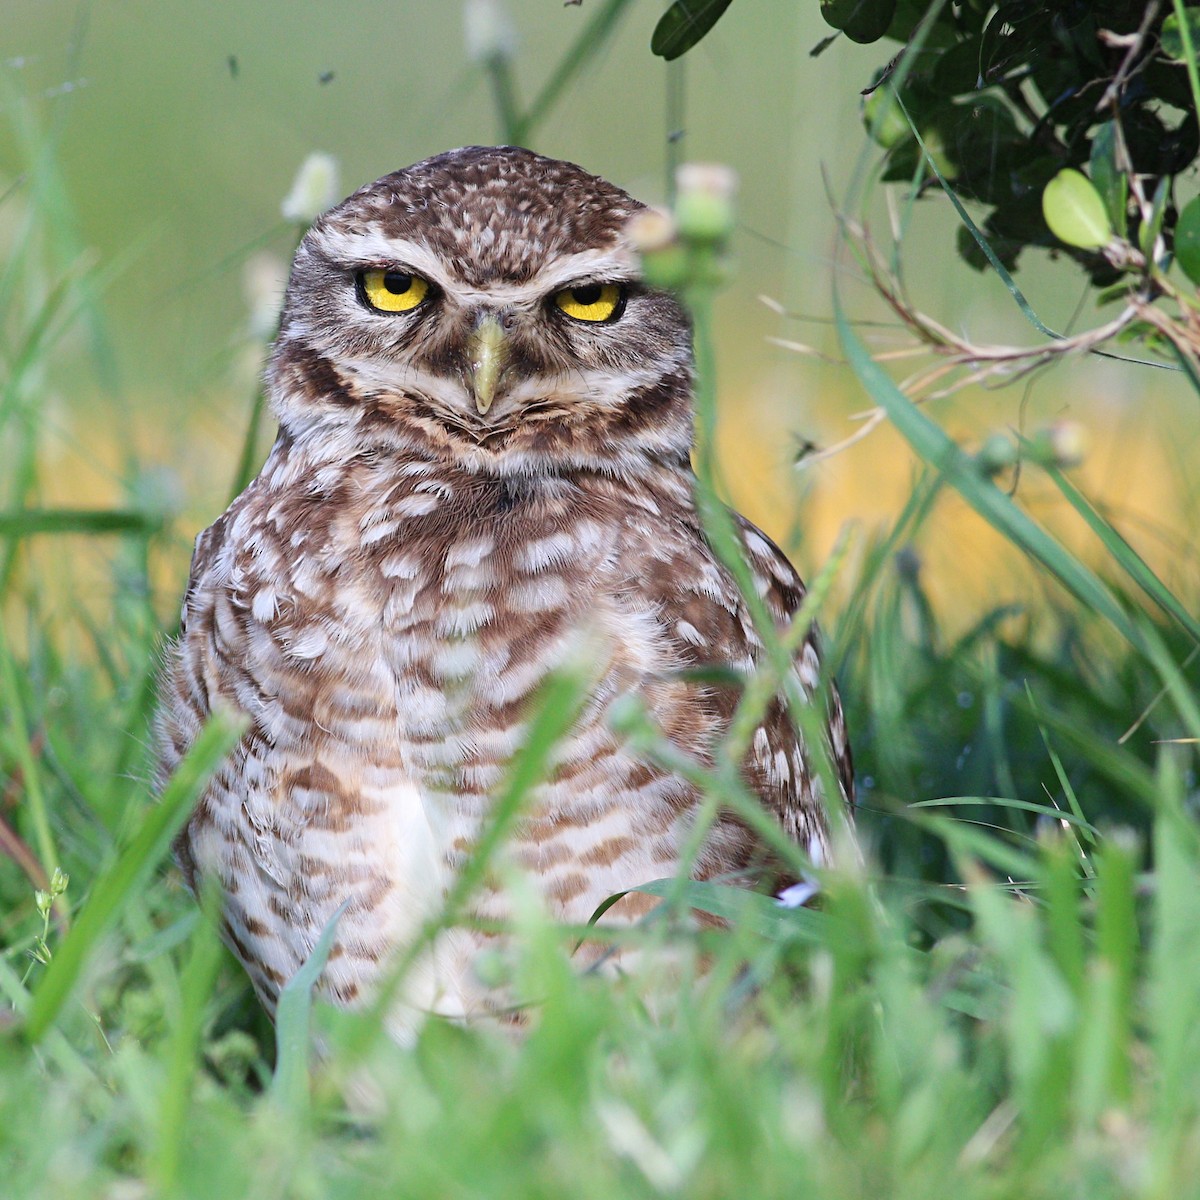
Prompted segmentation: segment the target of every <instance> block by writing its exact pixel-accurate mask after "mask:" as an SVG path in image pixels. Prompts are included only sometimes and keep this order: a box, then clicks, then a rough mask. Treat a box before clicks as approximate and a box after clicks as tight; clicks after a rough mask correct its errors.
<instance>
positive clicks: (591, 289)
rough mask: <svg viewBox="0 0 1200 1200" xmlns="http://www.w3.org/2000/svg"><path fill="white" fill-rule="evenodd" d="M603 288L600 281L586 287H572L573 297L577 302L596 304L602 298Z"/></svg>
mask: <svg viewBox="0 0 1200 1200" xmlns="http://www.w3.org/2000/svg"><path fill="white" fill-rule="evenodd" d="M601 291H602V289H601V287H600V285H599V284H598V283H589V284H588V285H587V286H586V287H577V288H572V289H571V299H572V300H574V301H575V303H576V304H595V303H596V302H597V301H598V300H599V299H600V293H601Z"/></svg>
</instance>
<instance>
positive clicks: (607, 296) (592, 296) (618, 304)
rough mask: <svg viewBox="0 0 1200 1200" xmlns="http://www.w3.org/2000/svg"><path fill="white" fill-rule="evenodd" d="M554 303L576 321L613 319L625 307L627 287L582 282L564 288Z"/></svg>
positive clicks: (615, 284) (614, 284) (616, 284)
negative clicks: (575, 285) (576, 285)
mask: <svg viewBox="0 0 1200 1200" xmlns="http://www.w3.org/2000/svg"><path fill="white" fill-rule="evenodd" d="M554 303H555V306H556V307H557V308H558V309H559V311H560V312H564V313H566V314H567V316H568V317H572V318H573V319H574V320H576V321H612V320H615V319H616V318H617V317H619V316H620V315H621V309H622V308H624V307H625V289H624V288H623V287H621V285H620V284H618V283H582V284H580V285H579V286H578V287H569V288H564V289H563V290H562V291H561V292H559V293H558V294H557V295H556V296H555V297H554Z"/></svg>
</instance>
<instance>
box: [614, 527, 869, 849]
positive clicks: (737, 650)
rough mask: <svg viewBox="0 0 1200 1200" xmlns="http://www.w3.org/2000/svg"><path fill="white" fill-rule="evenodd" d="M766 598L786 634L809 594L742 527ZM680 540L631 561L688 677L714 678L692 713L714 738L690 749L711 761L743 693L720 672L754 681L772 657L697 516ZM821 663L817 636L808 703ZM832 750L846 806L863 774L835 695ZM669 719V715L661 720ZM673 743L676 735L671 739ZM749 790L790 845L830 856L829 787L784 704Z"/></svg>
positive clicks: (769, 716) (769, 546)
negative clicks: (825, 793)
mask: <svg viewBox="0 0 1200 1200" xmlns="http://www.w3.org/2000/svg"><path fill="white" fill-rule="evenodd" d="M738 522H739V529H740V531H741V533H742V536H743V541H744V544H745V547H746V551H747V559H748V562H749V565H750V567H751V569H752V571H753V574H754V578H755V581H756V585H757V587H758V591H759V595H760V596H761V598H762V599H763V601H764V603H765V604H766V607H767V610H768V612H769V613H770V614H771V616H772V617H773V618H774V619H775V621H776V623H777V625H778V626H779V627H780V628H781V629H782V628H784V627H785V626H786V625H787V624H788V623H789V621H790V620H791V618H792V616H793V615H794V614H795V612H796V610H797V609H798V607H799V606H800V603H801V601H802V600H803V597H804V585H803V583H802V582H801V580H800V578H799V576H798V575H797V574H796V571H795V569H794V568H793V567H792V565H791V564H790V563H789V562H788V560H787V559H786V557H785V556H784V555H783V553H782V551H780V550H779V548H778V547H777V546H775V545H774V543H773V542H771V541H770V539H768V538H767V537H766V536H765V535H764V534H762V533H761V532H760V531H759V530H758V529H756V528H755V527H754V526H753V525H752V524H751V523H750V522H748V521H746V520H744V519H743V518H741V517H739V518H738ZM674 532H675V533H676V534H677V535H678V536H676V537H675V538H669V539H664V538H663V537H662V536H661V531H660V535H659V536H658V537H657V538H655V539H649V538H645V539H638V544H636V545H635V546H632V547H629V548H628V549H627V551H626V555H625V557H624V562H625V565H626V567H627V568H628V569H631V570H632V571H633V572H634V573H635V575H636V580H637V584H636V586H637V588H638V590H639V591H640V593H641V594H642V595H644V596H647V597H649V598H651V599H652V600H653V602H654V603H655V604H656V606H657V610H658V619H659V621H660V623H661V625H662V628H663V632H664V635H665V637H666V638H667V639H668V640H669V642H670V643H671V645H672V647H673V650H674V652H675V656H676V658H677V659H678V661H680V662H681V664H682V665H683V667H684V668H685V669H689V668H690V669H704V668H710V669H712V670H711V671H706V672H704V673H703V674H702V675H700V676H699V678H698V679H697V681H696V683H695V684H694V685H693V686H692V687H691V688H689V689H688V691H687V694H686V699H684V700H683V701H682V703H683V704H685V705H687V706H689V708H690V710H691V711H692V713H693V716H696V715H698V714H703V716H704V717H705V718H707V719H706V720H703V721H702V722H696V721H694V720H693V728H697V727H699V728H703V729H704V730H705V731H706V736H705V738H704V740H697V739H695V738H693V740H692V742H691V743H690V744H685V745H684V746H683V748H684V749H686V750H688V751H689V752H691V753H692V754H695V755H696V756H697V757H700V758H701V759H705V760H711V750H712V748H713V746H714V745H715V743H716V741H717V740H718V739H719V738H720V736H721V735H722V734H723V733H724V732H725V731H726V730H727V729H728V727H729V723H730V720H731V718H732V716H733V712H734V709H735V708H736V706H737V702H738V699H739V696H740V694H741V689H740V688H739V687H738V686H736V685H733V684H722V683H721V682H720V676H719V674H718V673H717V672H718V671H724V672H728V671H729V670H730V669H732V670H733V671H735V672H740V673H743V674H749V673H750V672H752V671H753V670H754V669H755V667H756V666H757V665H758V663H759V662H760V661H761V658H762V655H763V653H764V647H763V644H762V641H761V639H760V638H759V636H758V634H757V633H756V632H755V630H754V628H753V624H752V621H751V617H750V614H749V611H748V609H747V606H746V604H745V602H744V601H743V599H742V597H741V596H740V594H739V592H738V589H737V586H736V584H735V583H734V581H733V580H732V578H731V577H730V576H729V574H728V572H727V571H726V570H725V569H724V567H722V566H721V565H720V563H718V562H717V560H716V558H715V556H714V555H713V553H712V551H711V550H710V549H709V546H708V544H707V541H706V540H705V538H704V535H703V532H702V530H701V529H700V527H699V525H698V524H697V523H696V521H695V518H694V516H693V515H692V514H691V513H688V514H687V515H686V517H683V518H681V519H680V520H678V522H677V523H676V526H675V530H674ZM819 669H820V656H819V649H818V643H817V635H816V633H815V631H814V632H813V633H810V635H809V637H808V639H807V640H806V641H805V643H804V645H803V646H802V647H801V649H800V651H799V652H798V654H797V655H796V673H797V676H798V678H799V680H800V683H801V686H802V687H803V689H804V691H805V692H806V693H807V694H810V695H812V694H816V692H817V690H818V672H819ZM829 695H830V711H829V719H828V733H827V740H828V749H829V752H830V755H831V758H832V761H833V762H834V764H835V766H836V769H837V771H838V776H839V782H840V785H841V791H842V796H841V797H840V799H841V800H842V802H844V803H849V802H851V800H852V797H853V769H852V766H851V762H850V754H849V748H848V746H847V743H846V737H845V728H844V722H843V719H842V714H841V703H840V700H839V699H838V696H837V691H836V688H834V687H833V686H832V685H830V689H829ZM665 715H666V714H665V713H663V712H661V710H660V712H659V716H660V717H663V716H665ZM667 732H668V733H670V730H667ZM743 775H744V777H745V779H746V782H747V785H748V786H749V787H750V788H751V790H753V791H754V792H755V793H756V794H757V795H758V796H759V797H760V798H761V800H762V802H763V804H764V806H765V807H766V808H767V809H768V810H769V811H771V812H774V813H775V814H776V815H777V816H778V817H779V819H780V821H781V822H782V824H783V826H784V828H785V829H786V830H787V832H788V833H789V835H790V836H792V837H793V838H795V839H796V841H797V842H799V843H800V845H801V846H803V847H804V848H805V850H806V851H808V852H809V853H810V854H811V855H812V856H813V857H814V858H823V857H824V856H825V855H826V853H827V843H828V835H827V830H826V822H825V815H824V805H823V802H822V800H821V798H820V795H819V784H818V783H817V781H816V779H815V777H814V773H813V770H812V766H811V762H810V758H809V755H808V753H807V751H806V750H805V747H804V745H803V741H802V738H801V736H800V734H799V732H798V731H797V729H796V727H795V725H794V723H793V722H792V720H791V718H790V717H789V715H788V712H787V708H786V705H785V704H784V703H783V701H782V700H781V699H779V698H777V699H775V700H773V701H772V702H771V704H770V705H769V707H768V709H767V711H766V713H765V714H764V717H763V720H762V722H761V723H760V725H759V726H758V728H757V729H756V730H755V731H754V734H753V737H752V740H751V745H750V748H749V750H748V752H747V755H746V759H745V762H744V764H743Z"/></svg>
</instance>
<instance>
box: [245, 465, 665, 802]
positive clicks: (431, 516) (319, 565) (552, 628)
mask: <svg viewBox="0 0 1200 1200" xmlns="http://www.w3.org/2000/svg"><path fill="white" fill-rule="evenodd" d="M419 482H421V483H423V485H424V490H415V489H408V490H405V491H402V492H400V493H399V494H396V492H397V489H393V490H392V492H391V493H390V494H387V495H385V496H383V497H382V498H381V497H378V496H375V497H369V498H367V499H364V500H363V502H361V503H359V504H344V505H341V506H340V511H339V514H338V516H337V517H336V519H334V520H332V521H330V522H328V523H321V522H313V523H312V525H311V526H310V527H307V528H300V529H298V530H297V531H295V532H294V533H293V535H292V536H291V537H290V538H289V545H288V546H287V547H286V550H285V551H282V552H280V553H279V554H277V555H272V556H271V559H272V561H270V562H265V561H264V560H263V558H262V555H261V554H258V555H256V561H255V564H254V565H255V566H257V567H258V568H259V569H258V570H257V571H248V572H247V574H257V576H258V580H257V581H256V582H255V583H251V584H249V585H247V586H244V587H243V588H242V589H241V597H240V599H241V602H242V604H243V606H244V611H245V613H246V616H247V619H248V620H249V621H250V623H251V625H252V626H253V627H254V628H252V629H251V631H250V632H251V637H250V638H249V639H248V641H249V644H250V645H251V648H252V652H253V653H254V655H255V657H256V659H257V660H258V661H257V667H256V668H255V670H256V673H257V670H259V669H261V670H264V671H266V672H268V673H269V674H272V675H277V676H278V677H279V678H280V680H281V681H282V683H283V684H284V685H286V684H287V683H288V682H289V679H288V676H289V673H290V675H291V680H290V682H291V683H292V684H293V685H294V688H295V689H297V690H299V691H302V692H304V693H305V696H306V698H307V699H308V702H309V703H310V707H311V711H312V717H313V720H312V723H313V725H314V726H316V729H317V730H330V731H332V730H334V729H335V728H336V727H337V725H338V724H339V722H338V720H337V718H338V716H339V713H349V714H350V720H349V721H346V722H341V724H343V725H345V727H346V729H347V731H348V736H351V737H353V736H354V730H355V728H356V723H358V722H359V721H360V720H364V719H368V718H367V717H366V714H369V724H370V725H371V726H372V727H374V728H375V729H376V730H378V728H379V727H380V725H381V724H382V725H384V726H386V727H387V728H388V730H389V736H390V738H391V739H393V740H394V741H395V743H396V745H397V746H398V748H399V751H400V752H401V753H402V756H403V758H404V759H405V760H406V762H407V763H409V764H410V765H411V766H412V767H413V768H414V769H415V770H416V771H418V772H419V773H420V774H421V775H422V777H425V778H430V779H433V780H435V781H437V782H440V783H443V784H445V785H446V786H448V787H450V788H452V789H453V790H454V791H456V792H457V793H460V794H461V793H462V792H464V791H473V790H475V789H476V787H479V786H486V784H487V782H488V781H490V780H492V779H493V778H494V776H495V768H496V767H497V766H498V765H499V764H500V763H501V762H503V761H506V760H507V758H508V757H510V756H511V753H512V750H513V749H514V748H515V746H516V745H517V744H518V743H519V741H520V735H521V733H522V730H523V722H524V721H525V720H526V718H527V715H528V709H529V706H530V702H531V700H532V698H533V696H534V694H535V693H536V691H537V689H538V688H539V686H540V685H541V684H542V683H543V681H544V680H545V679H546V677H547V675H549V674H550V673H551V672H552V671H554V670H555V668H556V667H558V666H559V665H561V664H562V663H563V661H564V660H565V659H566V658H567V657H569V656H570V655H571V654H573V653H576V652H577V651H578V649H579V647H580V646H581V645H583V644H587V645H588V646H589V653H590V654H591V655H592V657H593V658H594V659H595V660H596V661H597V663H598V664H599V665H600V666H601V667H602V668H603V667H604V665H605V664H606V663H608V665H609V666H610V667H611V671H609V672H608V673H610V674H615V675H616V676H620V677H622V678H625V677H628V676H629V675H630V674H631V673H632V674H637V673H638V672H640V671H642V670H644V669H646V668H647V667H649V666H650V665H652V661H651V660H656V657H657V652H656V650H655V647H654V645H653V644H652V643H654V642H655V640H656V637H657V633H658V631H657V629H655V628H654V627H653V622H652V621H649V622H647V621H642V622H641V625H639V623H638V621H637V620H636V619H634V620H633V621H632V624H631V619H630V618H631V612H630V607H631V603H632V605H633V607H634V608H636V602H631V599H630V597H629V595H628V594H627V593H628V589H627V588H626V587H623V581H622V580H621V579H620V578H618V575H617V572H616V571H615V569H614V565H615V563H616V562H617V561H618V560H619V545H618V540H617V536H616V534H615V533H614V531H613V529H612V527H611V526H608V525H605V524H602V523H601V522H600V521H598V520H596V519H595V518H594V516H592V515H591V514H589V513H586V512H583V513H580V512H578V511H574V510H573V509H572V506H571V505H570V504H568V503H565V502H563V501H562V500H561V499H559V500H558V502H556V503H548V502H540V503H529V502H526V503H524V504H523V505H521V506H514V505H512V504H507V505H496V504H481V503H479V502H478V497H473V496H470V495H468V496H467V497H466V498H465V501H464V498H463V497H462V496H460V495H456V493H455V490H454V489H453V488H452V487H450V486H449V485H447V484H445V483H444V482H441V481H437V482H436V486H435V483H434V482H431V481H419ZM368 500H369V502H368ZM471 501H474V502H471ZM264 568H265V569H264ZM633 615H634V617H635V618H636V614H633ZM639 630H641V632H642V634H644V636H639V633H638V631H639ZM605 673H606V672H605V671H604V670H603V669H602V670H601V671H600V676H601V678H598V680H597V683H598V685H599V686H600V687H601V688H605V687H611V686H612V685H611V684H608V685H606V684H605V682H604V680H603V678H602V677H603V676H604V674H605ZM363 749H364V750H365V748H363Z"/></svg>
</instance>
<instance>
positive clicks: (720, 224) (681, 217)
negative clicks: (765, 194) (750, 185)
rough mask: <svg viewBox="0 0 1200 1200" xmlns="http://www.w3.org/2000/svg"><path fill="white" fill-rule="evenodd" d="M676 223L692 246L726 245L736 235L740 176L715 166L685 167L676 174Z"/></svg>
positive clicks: (688, 165) (709, 164) (692, 165)
mask: <svg viewBox="0 0 1200 1200" xmlns="http://www.w3.org/2000/svg"><path fill="white" fill-rule="evenodd" d="M675 189H676V199H675V223H676V225H677V226H678V228H679V234H680V237H682V238H683V239H684V241H689V242H723V241H725V239H726V238H728V237H729V235H730V234H731V233H732V232H733V225H734V207H733V197H734V193H735V192H736V191H737V176H736V175H735V174H734V172H733V171H732V170H730V169H729V167H725V166H721V165H719V164H716V163H684V165H683V166H681V167H680V168H679V170H678V171H677V172H676V173H675Z"/></svg>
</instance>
